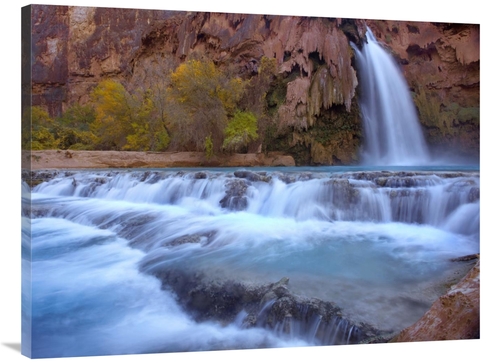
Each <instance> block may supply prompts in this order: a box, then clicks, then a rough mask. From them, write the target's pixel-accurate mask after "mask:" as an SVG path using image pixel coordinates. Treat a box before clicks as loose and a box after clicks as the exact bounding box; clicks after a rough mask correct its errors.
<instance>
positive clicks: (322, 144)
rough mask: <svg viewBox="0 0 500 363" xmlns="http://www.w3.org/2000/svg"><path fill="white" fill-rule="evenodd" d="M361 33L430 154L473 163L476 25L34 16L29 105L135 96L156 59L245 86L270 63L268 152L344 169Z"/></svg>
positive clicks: (91, 12)
mask: <svg viewBox="0 0 500 363" xmlns="http://www.w3.org/2000/svg"><path fill="white" fill-rule="evenodd" d="M366 26H369V27H370V28H371V29H372V30H373V31H374V33H375V35H376V36H377V38H378V39H379V41H380V42H381V43H384V44H385V45H386V46H387V49H388V50H389V51H390V52H392V53H393V54H394V56H395V58H396V59H397V60H398V61H399V63H400V64H401V67H402V70H403V72H404V74H405V76H406V78H407V80H408V83H409V87H410V89H411V91H412V92H413V95H414V99H415V103H416V106H417V107H418V110H419V113H420V119H421V122H422V125H423V127H424V130H425V134H426V138H427V141H428V143H429V144H430V145H431V146H433V147H438V146H441V147H443V148H446V149H449V148H450V147H453V148H455V149H457V150H458V151H459V152H460V153H462V154H464V155H469V156H476V157H477V155H478V153H479V25H477V24H476V25H474V24H436V23H424V22H422V23H420V22H397V21H382V20H380V21H378V20H370V21H363V20H353V19H338V18H314V17H300V16H286V17H285V16H276V15H272V16H269V15H259V14H225V13H202V12H174V11H161V10H135V9H113V8H91V7H71V6H44V5H33V6H32V51H33V55H32V62H33V63H32V72H33V78H32V81H33V83H32V89H33V103H34V105H42V106H43V107H45V108H46V109H47V110H48V111H49V113H50V114H51V115H58V114H60V113H61V112H63V111H64V110H65V109H66V108H67V107H68V106H69V105H71V104H73V103H76V102H78V103H81V104H85V103H88V102H89V101H90V99H89V94H90V92H91V90H92V89H93V88H94V87H95V86H96V85H97V84H98V82H99V81H101V80H103V79H108V78H112V79H116V80H119V81H121V82H122V83H123V84H124V85H125V86H126V87H127V88H129V89H133V88H137V87H140V86H141V82H143V81H144V74H145V72H147V71H148V69H150V68H151V66H152V65H153V64H155V62H156V63H157V62H158V59H161V61H162V62H164V63H165V64H169V65H170V66H171V67H175V66H176V65H178V64H180V63H181V62H182V61H184V60H186V59H189V58H192V57H200V56H203V57H209V58H210V59H212V60H214V62H215V63H216V64H217V65H218V66H220V67H226V68H232V69H236V71H237V72H238V74H239V75H240V76H242V77H244V78H246V79H249V78H252V77H254V76H256V75H257V73H258V69H259V66H260V63H261V59H262V57H264V56H265V57H267V58H275V59H276V60H277V63H278V72H279V75H280V77H279V79H278V80H277V81H276V82H274V83H273V84H272V85H271V86H270V89H269V90H268V92H267V94H268V95H270V96H272V97H274V101H273V102H275V104H272V105H271V104H269V105H268V106H269V107H271V106H272V107H275V108H276V111H275V112H274V111H273V112H270V114H272V117H274V121H273V122H275V123H276V125H278V128H279V132H280V133H279V134H278V136H279V140H277V141H276V143H275V144H276V146H275V150H280V151H285V152H288V153H291V154H293V155H294V157H295V159H296V160H297V162H298V164H323V165H325V164H326V165H335V164H349V163H353V162H356V160H357V151H358V149H359V147H360V145H361V139H362V133H361V122H360V115H359V109H358V107H357V96H358V93H357V92H358V88H357V86H358V84H359V81H360V80H359V79H358V77H357V74H356V64H355V59H354V55H353V51H352V49H351V47H350V42H354V43H356V44H358V46H360V45H361V44H362V42H363V41H364V34H365V31H366ZM269 102H270V101H269ZM269 102H268V103H269ZM271 103H272V102H271Z"/></svg>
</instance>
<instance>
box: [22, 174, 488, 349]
mask: <svg viewBox="0 0 500 363" xmlns="http://www.w3.org/2000/svg"><path fill="white" fill-rule="evenodd" d="M384 170H385V171H379V170H377V168H355V167H351V168H349V167H346V168H337V167H324V168H274V169H272V168H271V169H270V168H267V169H211V170H206V169H203V170H202V169H199V170H196V169H188V170H180V169H168V170H143V169H137V170H129V171H119V170H106V171H98V170H94V171H92V170H88V171H58V172H47V173H46V175H45V176H44V181H43V182H42V183H40V184H38V185H37V186H35V187H34V188H33V189H32V191H31V193H30V190H29V188H28V186H27V185H24V192H25V194H24V201H25V208H24V216H23V233H24V238H23V269H24V270H23V279H24V281H23V283H24V285H23V304H24V308H26V309H23V311H24V312H27V314H28V315H25V316H24V317H23V318H24V319H26V320H25V321H29V319H31V322H32V323H31V325H30V329H25V330H23V332H24V333H26V334H27V336H26V337H25V338H27V339H29V338H31V339H29V340H30V341H31V349H32V356H33V357H60V356H83V355H107V354H127V353H146V352H174V351H198V350H215V349H239V348H260V347H286V346H301V345H322V344H339V342H340V343H341V344H352V343H357V342H358V341H357V340H356V339H355V335H354V333H353V332H354V330H353V328H352V327H353V326H354V325H351V326H350V328H349V326H348V325H347V324H346V325H345V326H344V327H342V326H340V327H339V326H338V325H337V326H335V327H332V328H331V329H332V333H331V335H329V336H330V337H331V336H333V333H335V336H337V338H336V339H330V338H328V339H330V340H328V339H327V340H324V339H323V340H318V336H317V334H316V333H317V331H318V329H319V328H318V327H319V326H320V321H319V320H318V321H316V322H308V323H307V324H305V325H304V323H303V322H302V325H301V326H302V327H303V329H297V330H295V331H294V330H293V329H292V330H284V329H282V328H280V327H279V326H274V328H272V329H271V328H269V326H266V324H260V325H259V324H256V325H255V326H252V327H248V325H245V324H244V323H243V321H244V320H245V317H246V316H247V315H246V314H247V312H246V311H244V310H242V311H239V312H237V313H238V314H237V316H236V318H235V319H234V320H233V321H231V322H229V323H227V322H225V323H224V324H222V323H221V322H219V321H217V320H216V319H210V317H208V318H205V319H195V318H194V317H193V314H192V313H193V312H192V311H189V310H187V309H185V308H184V307H183V304H182V301H181V300H180V299H179V296H178V295H177V294H176V293H175V291H174V290H173V289H170V288H169V286H168V284H166V283H165V282H163V285H162V281H161V279H159V278H157V277H158V276H160V275H161V273H164V272H165V271H175V270H179V271H183V272H185V273H188V274H191V275H192V276H196V274H199V273H203V276H205V278H207V277H208V278H209V279H213V280H214V281H219V282H224V281H228V280H231V281H240V282H243V283H246V284H265V283H274V282H277V281H279V280H280V279H282V278H283V277H287V278H288V279H289V283H288V289H289V290H290V292H291V293H293V294H295V295H297V296H306V297H311V298H317V299H320V300H322V301H328V302H332V303H334V304H335V305H336V306H338V307H339V308H340V309H341V311H342V316H343V317H345V318H346V319H348V321H349V322H351V323H352V324H357V325H356V326H360V324H363V323H364V324H369V325H370V326H372V327H374V328H376V329H378V330H380V331H384V332H394V331H398V330H400V329H402V328H404V327H406V326H408V325H410V324H412V323H413V322H415V321H416V320H418V318H419V317H420V316H422V314H423V313H424V312H425V311H426V310H427V309H428V308H429V307H430V305H431V304H432V302H433V301H434V300H435V299H436V298H437V297H438V296H440V295H441V294H442V293H443V291H444V290H443V284H445V283H446V282H447V281H448V280H449V278H450V276H452V275H453V273H454V271H455V269H456V262H451V261H450V260H451V259H453V258H456V257H460V256H464V255H468V254H473V253H478V252H479V171H478V169H477V168H474V167H466V168H457V167H427V168H425V170H423V169H419V170H410V169H405V168H385V169H384ZM47 174H50V175H49V176H48V177H47ZM30 199H31V205H30ZM29 205H30V208H29ZM30 213H31V217H32V218H31V219H30V218H29V216H30ZM30 233H31V245H30V244H29V243H30V238H29V234H30ZM30 270H31V272H30ZM270 303H272V300H271V302H270ZM30 313H31V316H29V314H30ZM299 323H300V322H299ZM297 326H299V325H297ZM339 334H340V335H339ZM30 335H31V336H30ZM339 336H342V339H340V340H339V338H338V337H339Z"/></svg>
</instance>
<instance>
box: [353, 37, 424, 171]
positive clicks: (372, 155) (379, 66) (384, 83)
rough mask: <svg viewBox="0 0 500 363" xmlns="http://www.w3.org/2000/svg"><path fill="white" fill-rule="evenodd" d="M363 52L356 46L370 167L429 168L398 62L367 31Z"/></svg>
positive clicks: (366, 151)
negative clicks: (423, 166)
mask: <svg viewBox="0 0 500 363" xmlns="http://www.w3.org/2000/svg"><path fill="white" fill-rule="evenodd" d="M366 38H367V42H366V43H365V44H363V47H362V49H361V50H360V49H358V48H357V47H356V46H355V45H354V44H352V47H353V48H354V50H355V54H356V63H357V66H358V70H359V75H360V85H361V87H362V88H361V94H360V109H361V113H362V118H363V127H364V139H365V141H364V150H363V155H362V160H363V162H364V163H365V164H367V165H427V164H428V163H429V161H430V159H429V152H428V150H427V146H426V143H425V139H424V137H423V134H422V130H421V128H420V124H419V120H418V116H417V112H416V108H415V105H414V103H413V100H412V98H411V95H410V92H409V89H408V85H407V83H406V80H405V79H404V77H403V75H402V73H401V70H400V69H399V67H398V65H397V64H396V62H395V61H394V59H393V58H392V57H391V56H390V54H389V53H387V52H386V51H385V50H384V49H383V48H382V47H381V46H380V45H379V44H378V42H377V40H376V38H375V36H374V35H373V33H372V31H371V30H370V29H369V28H367V31H366Z"/></svg>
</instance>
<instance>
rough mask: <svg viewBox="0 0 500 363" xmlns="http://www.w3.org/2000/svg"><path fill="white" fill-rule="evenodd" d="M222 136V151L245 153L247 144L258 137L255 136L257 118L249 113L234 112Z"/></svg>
mask: <svg viewBox="0 0 500 363" xmlns="http://www.w3.org/2000/svg"><path fill="white" fill-rule="evenodd" d="M224 134H225V139H224V144H223V148H224V150H228V151H235V152H239V151H246V148H247V147H248V144H249V143H250V142H251V141H252V140H256V139H257V138H258V136H259V135H258V134H257V117H255V115H254V114H253V113H251V112H241V111H238V112H236V114H235V115H234V117H233V118H232V119H231V120H230V121H229V124H228V125H227V127H226V129H225V130H224Z"/></svg>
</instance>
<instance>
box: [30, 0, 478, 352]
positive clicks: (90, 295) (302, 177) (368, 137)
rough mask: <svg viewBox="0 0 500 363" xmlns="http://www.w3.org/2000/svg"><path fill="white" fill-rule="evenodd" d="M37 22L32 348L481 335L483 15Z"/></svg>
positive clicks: (198, 347)
mask: <svg viewBox="0 0 500 363" xmlns="http://www.w3.org/2000/svg"><path fill="white" fill-rule="evenodd" d="M22 22H23V24H22V25H23V27H22V95H23V97H22V135H21V136H22V138H21V139H22V140H21V144H22V145H21V146H22V354H23V355H25V356H27V357H30V358H61V357H83V356H92V357H93V356H110V355H131V354H147V353H171V354H172V353H181V352H183V353H188V352H211V351H221V350H223V351H229V350H246V351H251V350H256V349H259V350H260V349H263V350H267V351H271V350H273V351H274V350H279V349H284V348H299V347H307V348H310V347H326V346H346V345H357V346H363V345H369V344H375V343H379V344H380V343H382V344H393V343H396V342H417V341H418V342H423V341H427V342H430V341H442V340H476V339H479V338H480V333H479V332H480V329H479V328H480V327H479V277H480V273H479V271H480V262H479V261H480V248H479V247H480V243H479V235H480V233H479V232H480V170H479V141H480V140H479V85H480V79H479V62H480V57H479V55H480V54H479V24H476V23H451V22H425V21H405V20H381V19H357V18H356V19H355V18H341V17H319V16H301V15H275V14H265V13H231V12H207V11H179V10H161V9H156V10H153V9H133V8H111V7H90V6H63V5H30V6H26V7H24V8H22ZM271 348H273V349H271Z"/></svg>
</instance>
